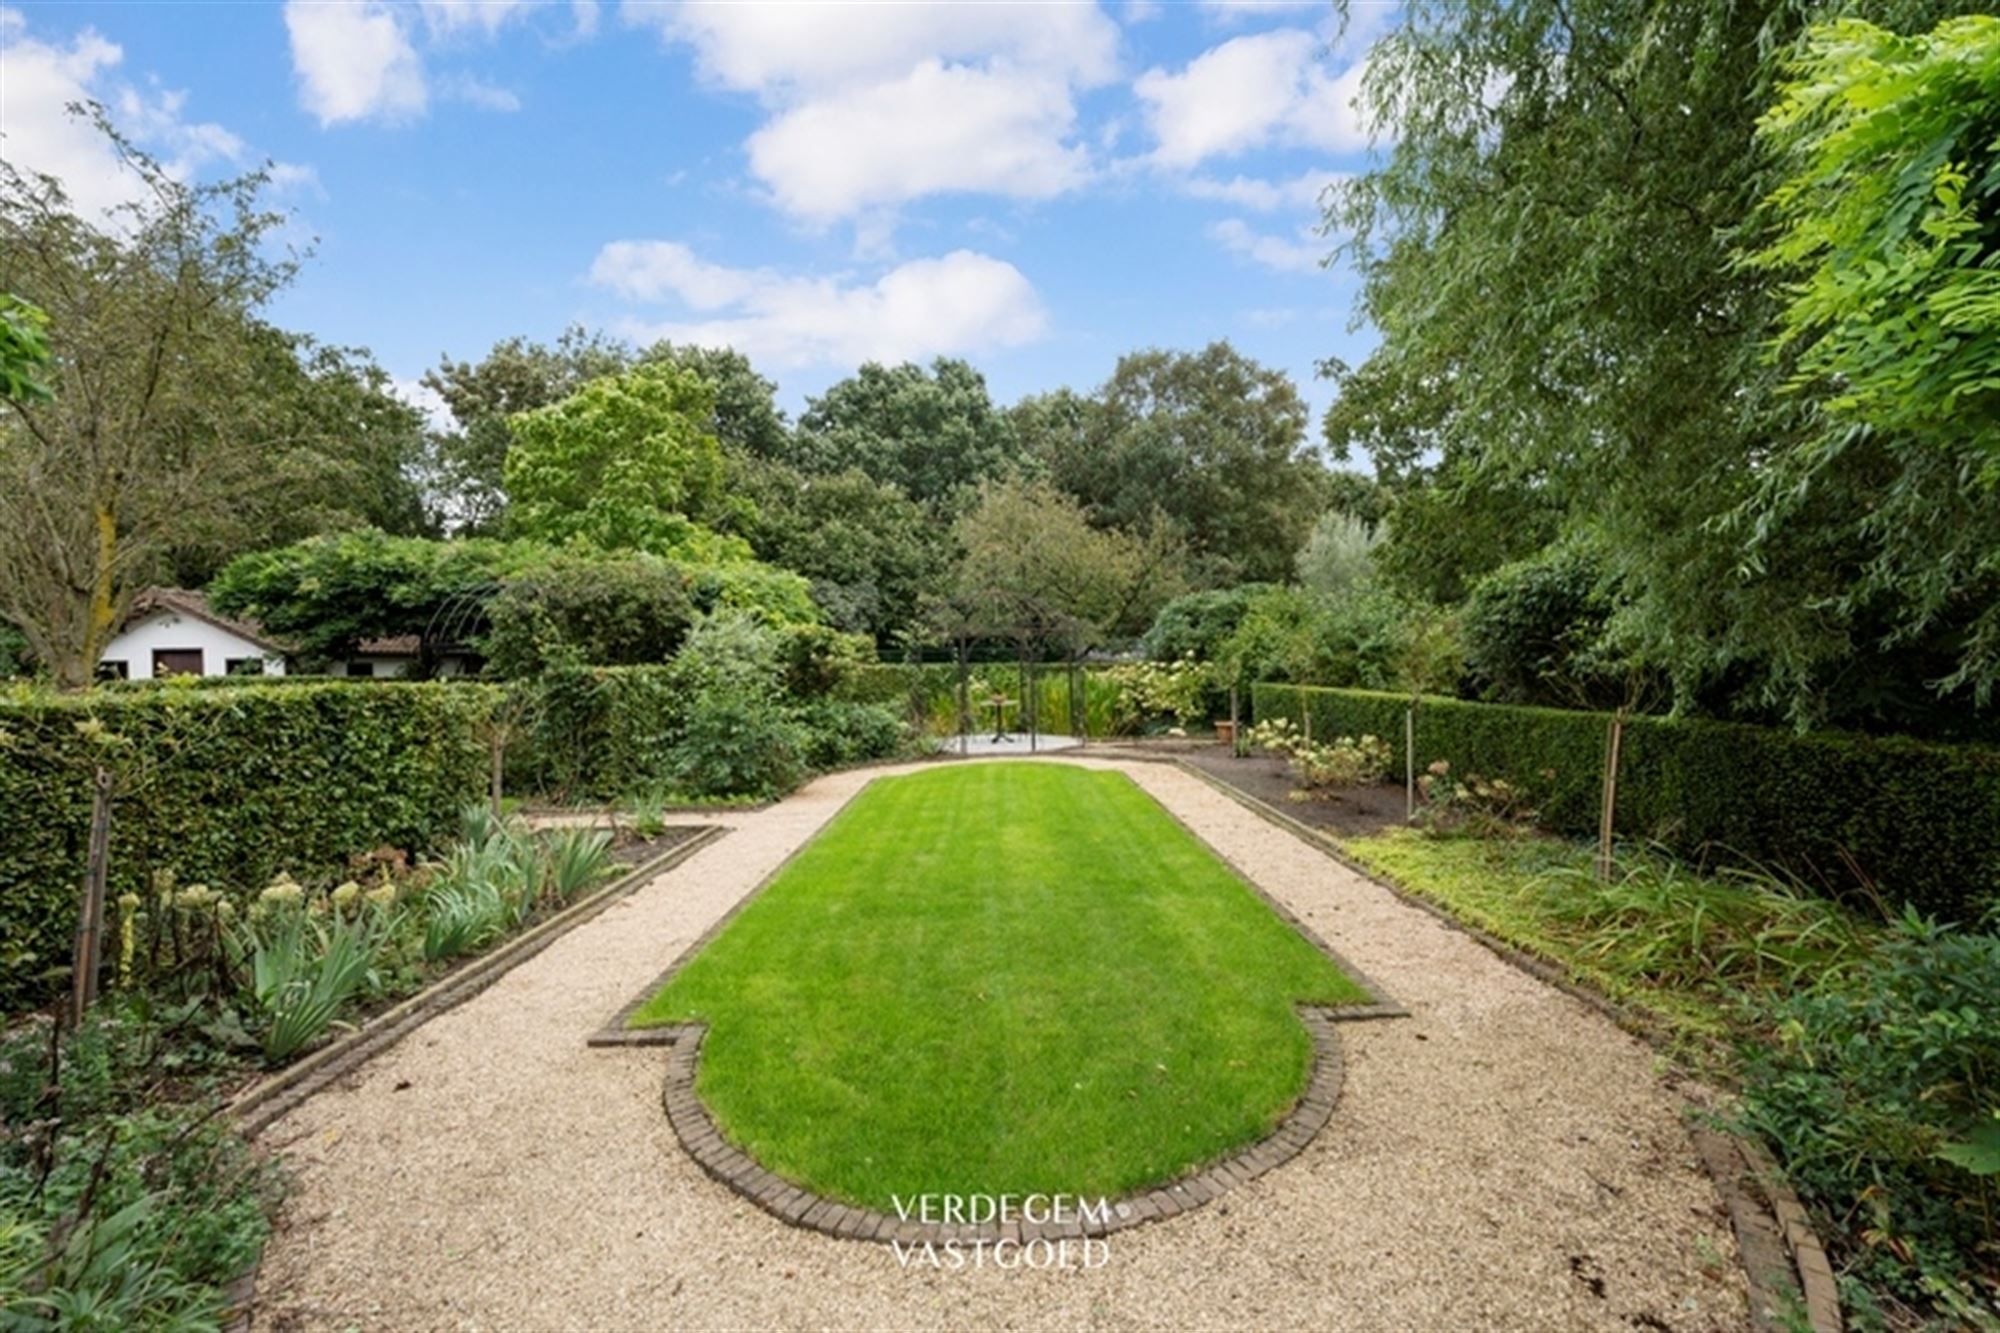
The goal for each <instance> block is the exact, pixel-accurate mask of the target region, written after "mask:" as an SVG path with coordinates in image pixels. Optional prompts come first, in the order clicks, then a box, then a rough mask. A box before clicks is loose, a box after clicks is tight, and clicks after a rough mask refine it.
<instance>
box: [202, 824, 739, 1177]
mask: <svg viewBox="0 0 2000 1333" xmlns="http://www.w3.org/2000/svg"><path fill="white" fill-rule="evenodd" d="M729 831H730V830H729V829H728V828H727V827H726V826H724V825H721V824H709V825H706V826H702V827H698V828H696V829H695V830H694V831H693V832H692V833H691V834H689V836H687V837H685V838H682V839H680V840H678V841H676V842H675V843H674V844H673V845H672V846H671V847H666V848H663V849H662V850H661V851H659V852H657V853H655V854H654V855H653V856H651V857H649V858H647V859H645V860H643V861H640V862H638V863H636V864H634V865H633V866H632V867H631V868H629V869H628V870H626V871H625V873H624V874H622V875H619V876H617V877H615V878H613V879H610V880H607V881H606V882H605V883H604V884H602V885H601V886H599V887H596V888H594V889H592V890H591V891H589V892H588V893H586V894H584V895H583V896H581V897H578V898H576V899H574V900H572V901H570V902H569V903H568V904H566V905H565V906H564V907H563V908H562V910H560V911H558V912H557V913H555V914H554V915H553V916H550V917H547V918H545V919H544V920H542V921H540V922H538V923H536V924H535V925H534V926H532V927H530V928H529V929H528V930H526V931H524V932H522V933H521V934H519V935H515V936H512V937H511V938H508V939H505V940H503V941H501V942H500V943H499V944H497V945H495V946H494V947H493V948H491V949H489V950H487V951H485V952H484V953H479V954H475V955H473V956H471V957H470V958H469V959H467V960H466V961H465V962H463V963H461V964H460V965H459V966H457V967H454V968H453V969H452V970H451V971H449V972H447V973H445V974H444V975H443V976H441V977H439V978H437V979H436V980H435V981H433V982H431V983H430V984H429V985H427V986H425V987H424V988H423V989H422V990H420V991H418V992H417V993H416V994H414V995H411V996H409V997H408V998H407V999H404V1000H402V1001H401V1002H399V1003H398V1004H396V1005H395V1006H394V1007H393V1008H391V1009H388V1010H386V1011H384V1012H383V1013H381V1014H378V1015H376V1016H375V1017H373V1018H371V1019H369V1020H368V1021H367V1022H365V1023H363V1024H362V1025H361V1026H360V1027H358V1028H356V1029H355V1030H354V1031H352V1032H350V1033H347V1034H346V1035H344V1036H341V1037H338V1038H335V1039H334V1040H333V1041H332V1042H330V1043H329V1044H327V1045H325V1046H323V1047H321V1048H319V1049H318V1050H316V1051H313V1052H312V1053H310V1054H308V1055H306V1056H304V1057H302V1058H300V1059H298V1060H295V1061H293V1062H292V1063H290V1064H288V1065H286V1066H284V1067H283V1068H282V1069H279V1070H277V1071H276V1072H274V1073H272V1074H270V1075H269V1076H267V1077H265V1078H262V1079H260V1080H258V1081H257V1082H256V1083H254V1084H252V1085H250V1086H249V1087H247V1088H245V1089H244V1090H243V1091H242V1092H240V1093H238V1094H237V1095H236V1097H235V1098H233V1099H232V1100H231V1102H230V1104H229V1111H230V1114H232V1115H233V1116H234V1117H235V1118H236V1120H237V1123H238V1124H239V1126H240V1127H241V1129H242V1131H243V1133H244V1135H245V1136H246V1137H249V1138H254V1137H256V1136H257V1135H258V1134H260V1133H262V1132H263V1131H264V1130H265V1129H267V1128H269V1127H270V1125H272V1124H273V1123H275V1122H276V1121H277V1120H279V1119H281V1118H283V1116H284V1115H285V1114H286V1113H287V1112H289V1111H290V1110H291V1109H292V1108H293V1107H295V1106H297V1105H298V1104H299V1103H300V1102H302V1101H304V1100H305V1099H306V1098H307V1097H309V1096H311V1095H312V1094H313V1093H315V1092H317V1091H319V1090H320V1089H321V1088H323V1087H325V1086H326V1085H327V1084H328V1083H331V1082H332V1081H333V1080H335V1079H337V1078H341V1077H344V1076H345V1075H347V1074H349V1073H352V1072H353V1071H354V1070H356V1069H358V1068H360V1067H361V1066H362V1065H364V1064H366V1063H367V1062H368V1061H369V1060H372V1059H373V1058H375V1057H376V1056H377V1055H379V1054H381V1053H382V1052H383V1051H386V1050H388V1049H389V1048H390V1047H391V1046H393V1045H395V1044H396V1043H397V1042H398V1041H400V1040H402V1039H403V1038H404V1037H405V1036H408V1035H409V1034H410V1033H411V1032H413V1031H415V1030H416V1029H417V1028H418V1027H421V1026H422V1025H423V1024H424V1023H427V1022H429V1021H430V1020H431V1019H433V1018H436V1017H437V1016H438V1015H440V1014H443V1013H446V1012H448V1011H450V1010H452V1009H455V1008H457V1007H458V1006H459V1005H461V1004H463V1003H465V1002H466V1001H467V1000H470V999H471V998H472V997H473V996H475V995H477V994H479V992H480V991H482V990H485V989H486V988H487V987H488V986H491V985H492V984H493V983H494V982H496V981H498V980H500V978H501V977H503V976H505V975H506V974H507V973H508V972H510V971H512V970H513V969H514V968H516V967H518V966H520V965H521V964H522V963H525V962H527V961H528V960H529V959H530V958H532V957H534V956H535V955H536V954H538V953H540V952H541V951H542V950H543V949H546V948H547V947H548V946H549V945H551V944H553V943H555V941H556V940H557V939H558V938H559V937H561V936H562V935H565V934H567V933H568V932H569V931H571V930H573V929H575V928H576V927H577V926H580V925H582V924H583V923H584V922H586V921H588V920H590V918H592V917H594V916H596V915H598V914H599V913H600V912H602V911H604V910H605V909H606V908H608V907H610V906H611V904H612V903H614V902H616V901H617V900H619V899H620V898H625V897H628V896H630V895H631V894H632V893H634V892H636V891H637V890H638V889H640V888H641V887H643V886H644V885H645V884H647V883H648V882H650V881H651V880H652V879H654V878H655V877H657V876H659V875H661V874H664V873H665V872H666V871H668V870H671V869H673V868H674V867H675V866H677V865H679V864H680V863H681V862H683V861H685V860H687V859H688V858H690V857H692V856H694V855H695V853H697V852H699V851H701V850H702V849H703V848H705V847H707V846H709V845H710V844H712V843H714V842H716V841H718V840H720V839H721V838H722V837H724V836H725V835H726V834H728V833H729Z"/></svg>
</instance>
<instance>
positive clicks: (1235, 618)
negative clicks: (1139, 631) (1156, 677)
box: [1140, 583, 1277, 662]
mask: <svg viewBox="0 0 2000 1333" xmlns="http://www.w3.org/2000/svg"><path fill="white" fill-rule="evenodd" d="M1276 586H1277V585H1276V584H1271V583H1242V584H1238V585H1237V586H1236V587H1234V588H1217V589H1213V590H1211V591H1208V592H1191V593H1187V594H1185V595H1183V596H1180V597H1176V598H1174V599H1173V600H1172V601H1171V602H1168V603H1167V604H1166V605H1165V606H1163V607H1161V608H1160V613H1159V614H1158V615H1157V616H1155V617H1154V618H1153V626H1152V628H1151V629H1149V630H1147V631H1146V635H1145V637H1144V638H1143V639H1142V640H1140V647H1141V648H1143V649H1144V651H1145V654H1146V656H1147V657H1149V658H1151V659H1152V660H1153V661H1155V662H1177V661H1179V660H1180V659H1182V658H1184V657H1186V656H1187V655H1188V654H1189V653H1193V654H1194V655H1195V657H1196V658H1198V659H1200V660H1201V661H1204V662H1212V661H1214V660H1216V658H1217V657H1218V656H1219V655H1220V652H1221V648H1222V644H1223V641H1224V640H1226V639H1228V638H1229V636H1230V635H1231V634H1234V633H1235V632H1236V627H1237V626H1238V625H1240V624H1242V623H1243V616H1244V613H1245V612H1246V611H1248V610H1249V608H1250V603H1251V602H1252V601H1253V600H1254V599H1256V598H1257V597H1258V596H1260V595H1262V594H1264V593H1266V592H1269V591H1271V590H1272V589H1273V588H1275V587H1276Z"/></svg>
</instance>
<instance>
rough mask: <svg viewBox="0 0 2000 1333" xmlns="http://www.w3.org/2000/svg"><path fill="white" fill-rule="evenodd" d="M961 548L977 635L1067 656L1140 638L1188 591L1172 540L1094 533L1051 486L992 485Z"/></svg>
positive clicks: (960, 602)
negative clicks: (1168, 603)
mask: <svg viewBox="0 0 2000 1333" xmlns="http://www.w3.org/2000/svg"><path fill="white" fill-rule="evenodd" d="M958 541H959V545H960V546H961V547H962V548H963V549H964V552H965V555H964V558H963V559H962V560H961V561H960V562H959V566H958V573H957V579H956V583H957V586H956V589H955V598H956V605H957V606H959V607H961V608H963V609H964V610H966V611H967V612H968V613H969V616H970V620H971V623H972V624H973V626H974V627H975V628H976V629H977V630H979V631H981V632H986V633H991V634H995V635H999V636H1003V637H1007V638H1012V639H1016V640H1020V641H1024V642H1030V643H1037V644H1041V645H1045V646H1051V647H1055V648H1057V649H1058V650H1059V651H1062V652H1074V651H1078V650H1081V649H1083V648H1088V647H1091V646H1093V645H1096V644H1100V643H1104V642H1107V641H1111V640H1116V639H1122V638H1130V637H1134V636H1136V635H1138V634H1139V633H1140V632H1141V631H1142V630H1143V629H1144V628H1145V627H1146V626H1147V625H1149V624H1151V623H1152V620H1153V617H1154V615H1155V614H1157V612H1158V611H1159V608H1160V606H1161V605H1162V604H1163V603H1164V602H1166V600H1167V599H1169V598H1171V597H1173V596H1174V595H1175V594H1176V593H1178V592H1180V591H1181V590H1182V589H1183V588H1184V587H1185V586H1186V585H1185V583H1184V581H1183V572H1182V564H1183V559H1182V557H1183V552H1182V549H1181V547H1180V544H1179V543H1178V542H1177V541H1176V540H1175V539H1174V537H1173V535H1172V534H1171V533H1170V532H1169V531H1167V530H1166V529H1164V528H1162V527H1155V528H1153V529H1151V530H1150V531H1148V532H1147V533H1146V534H1145V535H1144V536H1136V535H1133V534H1132V533H1130V532H1127V531H1124V530H1119V529H1100V528H1095V527H1092V526H1091V525H1090V523H1089V522H1088V520H1087V519H1086V518H1085V516H1084V512H1083V510H1082V509H1081V508H1079V507H1078V505H1077V504H1076V502H1075V501H1073V500H1072V499H1070V498H1069V497H1068V496H1067V495H1065V494H1063V492H1061V491H1060V490H1058V489H1056V488H1055V487H1054V486H1052V485H1050V484H1049V483H1047V482H1041V481H1025V480H1020V479H1009V480H1006V481H999V482H989V483H988V484H987V485H986V486H985V487H983V488H982V489H981V491H980V493H979V500H978V503H977V505H976V506H975V507H974V508H973V509H972V510H971V511H970V512H968V513H967V514H966V515H965V516H964V517H963V518H962V519H960V520H959V524H958Z"/></svg>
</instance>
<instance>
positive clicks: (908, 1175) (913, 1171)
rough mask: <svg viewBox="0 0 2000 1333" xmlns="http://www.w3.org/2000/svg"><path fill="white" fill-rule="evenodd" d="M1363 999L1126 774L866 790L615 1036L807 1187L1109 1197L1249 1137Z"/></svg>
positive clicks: (980, 776)
mask: <svg viewBox="0 0 2000 1333" xmlns="http://www.w3.org/2000/svg"><path fill="white" fill-rule="evenodd" d="M1367 998H1368V997H1367V996H1366V994H1365V993H1364V992H1363V991H1362V990H1361V989H1360V988H1359V987H1358V986H1356V985H1355V984H1354V983H1353V982H1352V981H1350V980H1348V979H1347V978H1346V977H1345V976H1343V975H1342V974H1341V973H1340V971H1339V970H1338V969H1336V968H1335V967H1334V965H1333V964H1332V963H1331V962H1329V961H1328V960H1327V958H1326V957H1325V956H1324V955H1323V954H1321V953H1320V952H1319V951H1318V950H1317V949H1315V948H1314V947H1313V946H1312V945H1311V944H1310V943H1308V942H1307V941H1306V940H1305V939H1304V938H1302V937H1301V936H1300V935H1299V934H1298V933H1297V932H1296V931H1295V930H1293V929H1292V928H1291V927H1290V926H1288V925H1286V924H1285V923H1284V922H1283V921H1282V920H1280V919H1279V918H1278V917H1277V916H1276V915H1275V914H1274V913H1273V912H1272V911H1271V910H1270V909H1269V908H1268V907H1267V906H1266V905H1265V904H1264V903H1263V902H1262V901H1261V900H1260V899H1258V898H1257V897H1256V895H1255V894H1254V893H1252V892H1251V890H1250V889H1249V888H1248V887H1247V886H1246V885H1244V884H1243V882H1242V881H1241V880H1240V879H1238V878H1237V876H1236V875H1235V873H1234V872H1232V871H1231V870H1230V869H1229V868H1228V867H1227V866H1225V865H1224V864H1222V862H1221V861H1219V860H1217V859H1216V857H1215V856H1214V855H1213V854H1212V853H1211V852H1209V851H1208V849H1207V848H1205V847H1203V846H1202V845H1201V844H1200V843H1199V842H1198V841H1196V840H1195V838H1194V837H1193V836H1192V835H1190V834H1189V833H1188V832H1187V831H1186V830H1185V829H1184V828H1182V827H1181V826H1180V825H1179V824H1178V823H1176V822H1175V821H1174V819H1173V818H1172V817H1171V816H1170V815H1168V814H1167V813H1166V811H1164V810H1163V809H1161V808H1160V806H1158V805H1157V804H1155V803H1154V801H1153V800H1152V799H1151V798H1150V797H1148V796H1147V795H1145V793H1143V792H1141V791H1140V790H1139V788H1138V787H1137V786H1135V785H1133V783H1132V782H1131V781H1130V780H1129V779H1128V778H1126V777H1124V776H1122V775H1120V774H1115V773H1093V772H1088V771H1085V770H1082V769H1076V768H1068V767H1064V766H1060V765H1048V764H1032V763H982V764H968V765H958V766H953V767H949V768H939V769H935V770H932V771H928V772H924V773H919V774H912V775H909V776H905V777H897V778H882V779H878V780H877V781H875V782H874V783H873V784H872V785H870V786H869V788H868V789H867V790H866V791H865V792H863V793H862V794H861V795H860V796H859V797H858V798H856V799H855V801H854V802H853V803H852V804H851V805H850V806H848V808H847V809H846V810H844V811H842V812H841V814H840V815H839V816H838V817H837V818H836V819H835V820H834V821H833V822H832V823H831V824H830V825H829V826H828V827H827V828H826V829H825V830H824V831H823V832H822V833H821V834H820V835H819V836H818V837H817V838H815V839H814V840H813V841H812V842H811V843H809V844H808V845H807V846H806V847H805V848H804V849H803V850H802V851H801V852H800V854H799V855H798V856H797V857H796V858H795V859H794V860H793V861H792V862H791V863H790V864H789V865H788V866H786V867H785V868H784V869H783V870H782V871H781V872H780V873H779V874H778V876H777V878H776V879H775V880H773V881H772V883H771V884H769V885H768V886H766V888H765V889H764V890H763V892H762V893H760V894H759V895H758V896H757V897H756V898H755V899H753V900H752V901H751V902H750V903H749V905H748V906H746V907H745V908H744V909H743V911H742V912H741V913H740V914H739V915H738V916H737V917H736V919H735V920H734V921H733V922H731V923H730V925H729V927H728V928H727V929H726V930H724V931H723V932H722V934H721V935H719V936H718V937H717V938H716V939H715V940H714V941H712V942H711V943H710V944H709V945H708V946H707V947H706V948H705V949H703V950H702V952H701V954H700V955H699V956H697V957H696V958H694V959H693V960H691V961H690V962H689V963H688V965H687V966H686V967H684V968H683V969H681V971H680V973H679V974H678V975H677V976H675V977H674V979H673V980H672V981H671V982H669V983H668V984H667V986H666V987H665V989H663V990H662V991H661V992H660V993H659V994H658V995H656V996H654V997H653V999H652V1000H651V1001H649V1002H648V1003H647V1004H646V1006H645V1007H644V1008H643V1009H641V1010H640V1011H639V1013H638V1014H637V1015H636V1016H635V1017H634V1019H633V1024H634V1026H640V1027H644V1026H653V1025H657V1024H662V1023H673V1022H682V1021H687V1020H691V1019H699V1020H702V1021H704V1022H707V1023H708V1024H709V1025H710V1030H709V1034H708V1036H707V1038H706V1039H705V1040H704V1042H703V1044H702V1054H701V1071H700V1076H699V1080H698V1083H697V1091H698V1092H699V1093H700V1095H701V1097H702V1098H703V1100H704V1101H705V1102H706V1103H707V1105H708V1107H709V1109H710V1111H711V1112H712V1113H713V1114H714V1116H715V1118H716V1120H717V1121H718V1122H719V1123H720V1124H721V1126H722V1128H723V1130H724V1132H725V1133H727V1134H728V1135H729V1136H730V1137H731V1138H732V1139H733V1140H734V1141H735V1142H736V1143H738V1144H739V1145H740V1146H742V1147H744V1148H745V1149H747V1150H748V1151H749V1152H750V1153H751V1154H752V1155H753V1156H754V1157H756V1158H757V1159H758V1160H759V1161H761V1162H762V1163H763V1164H764V1165H765V1166H767V1167H769V1168H771V1169H772V1170H774V1171H777V1172H779V1173H780V1174H782V1175H785V1176H787V1177H789V1178H791V1179H792V1180H795V1181H798V1182H800V1183H803V1184H806V1185H808V1186H810V1187H812V1188H813V1189H816V1190H818V1191H819V1192H821V1193H823V1194H828V1195H832V1196H834V1197H837V1198H841V1199H845V1200H848V1201H850V1202H856V1203H863V1204H869V1205H872V1206H875V1207H880V1208H887V1207H889V1206H890V1202H891V1196H892V1195H898V1194H900V1195H904V1196H909V1195H915V1194H925V1193H931V1194H947V1193H951V1194H961V1195H970V1194H993V1195H998V1194H1027V1193H1032V1192H1038V1191H1039V1192H1048V1193H1056V1192H1062V1193H1070V1194H1079V1195H1089V1196H1095V1195H1099V1194H1108V1195H1116V1194H1120V1193H1123V1192H1125V1191H1128V1190H1131V1189H1135V1188H1138V1187H1140V1186H1142V1185H1147V1184H1154V1183H1158V1182H1161V1181H1164V1180H1168V1179H1171V1178H1172V1177H1174V1176H1177V1175H1179V1174H1180V1173H1182V1172H1183V1171H1184V1170H1186V1169H1187V1168H1189V1167H1192V1166H1194V1165H1196V1164H1198V1163H1201V1162H1205V1161H1208V1160H1210V1159H1213V1158H1215V1157H1218V1156H1221V1155H1223V1154H1225V1153H1227V1152H1229V1151H1230V1150H1232V1149H1234V1148H1236V1147H1238V1146H1240V1145H1242V1144H1244V1143H1246V1142H1248V1141H1251V1140H1254V1139H1256V1138H1258V1137H1260V1136H1262V1135H1263V1134H1265V1133H1266V1132H1268V1131H1269V1130H1270V1129H1271V1128H1272V1126H1273V1125H1274V1124H1275V1123H1276V1122H1277V1120H1278V1119H1279V1118H1280V1117H1281V1116H1282V1115H1283V1114H1284V1113H1285V1111H1286V1110H1287V1109H1288V1108H1289V1107H1290V1106H1291V1104H1292V1102H1293V1101H1294V1100H1295V1099H1296V1098H1297V1096H1298V1094H1299V1092H1300V1091H1301V1090H1302V1089H1303V1088H1304V1086H1305V1081H1306V1075H1307V1071H1308V1067H1309V1065H1310V1063H1311V1058H1312V1047H1311V1043H1310V1041H1309V1039H1308V1038H1307V1036H1306V1033H1305V1030H1304V1028H1303V1027H1302V1026H1301V1025H1300V1023H1299V1021H1298V1017H1297V1015H1296V1013H1295V1012H1294V1010H1293V1005H1294V1003H1295V1002H1299V1001H1306V1002H1317V1003H1327V1004H1340V1003H1356V1002H1361V1001H1364V1000H1366V999H1367Z"/></svg>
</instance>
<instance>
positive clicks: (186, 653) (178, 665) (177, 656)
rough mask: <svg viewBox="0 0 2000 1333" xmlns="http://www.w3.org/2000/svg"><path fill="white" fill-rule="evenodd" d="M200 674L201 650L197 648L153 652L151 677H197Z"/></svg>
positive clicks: (164, 649) (163, 649) (156, 650)
mask: <svg viewBox="0 0 2000 1333" xmlns="http://www.w3.org/2000/svg"><path fill="white" fill-rule="evenodd" d="M200 674H201V649H199V648H155V649H154V650H153V676H154V678H155V679H158V678H159V677H161V676H199V675H200Z"/></svg>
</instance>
